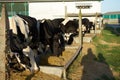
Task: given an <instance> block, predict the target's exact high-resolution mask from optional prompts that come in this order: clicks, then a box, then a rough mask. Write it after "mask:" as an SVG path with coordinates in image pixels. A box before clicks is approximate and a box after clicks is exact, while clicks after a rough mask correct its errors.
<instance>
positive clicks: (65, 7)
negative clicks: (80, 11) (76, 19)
mask: <svg viewBox="0 0 120 80" xmlns="http://www.w3.org/2000/svg"><path fill="white" fill-rule="evenodd" d="M66 18H67V6H65V19H66Z"/></svg>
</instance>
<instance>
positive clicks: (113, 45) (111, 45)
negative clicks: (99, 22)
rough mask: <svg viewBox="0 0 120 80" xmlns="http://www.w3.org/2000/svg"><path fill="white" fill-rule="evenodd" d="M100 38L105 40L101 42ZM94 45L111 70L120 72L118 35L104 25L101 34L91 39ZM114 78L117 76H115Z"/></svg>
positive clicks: (119, 40) (119, 42)
mask: <svg viewBox="0 0 120 80" xmlns="http://www.w3.org/2000/svg"><path fill="white" fill-rule="evenodd" d="M100 40H102V41H105V43H101V42H100ZM93 43H94V44H95V46H96V49H97V50H96V51H97V52H96V53H97V54H99V53H101V54H102V55H103V56H104V59H105V61H106V63H107V64H108V65H109V66H110V67H111V68H112V69H113V71H115V72H118V73H120V36H117V35H116V34H115V32H114V31H113V28H111V27H108V26H107V27H105V29H104V30H103V31H102V35H101V36H96V37H95V38H94V40H93ZM115 78H116V80H118V79H117V77H115Z"/></svg>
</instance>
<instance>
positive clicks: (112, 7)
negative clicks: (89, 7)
mask: <svg viewBox="0 0 120 80" xmlns="http://www.w3.org/2000/svg"><path fill="white" fill-rule="evenodd" d="M112 11H120V0H103V1H102V13H106V12H112Z"/></svg>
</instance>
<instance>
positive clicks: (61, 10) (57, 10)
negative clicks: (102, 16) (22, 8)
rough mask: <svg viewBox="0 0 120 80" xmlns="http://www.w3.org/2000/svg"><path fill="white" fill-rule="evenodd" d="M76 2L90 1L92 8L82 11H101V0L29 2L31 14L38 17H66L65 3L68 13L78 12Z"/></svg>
mask: <svg viewBox="0 0 120 80" xmlns="http://www.w3.org/2000/svg"><path fill="white" fill-rule="evenodd" d="M76 3H90V4H91V5H92V7H91V8H90V9H84V10H82V13H96V12H99V13H100V12H101V2H99V1H85V2H83V1H82V2H39V3H29V15H30V16H32V17H35V18H37V19H43V18H48V19H53V18H60V17H64V15H65V7H64V6H65V5H66V6H67V12H68V13H78V12H79V10H78V9H77V8H76Z"/></svg>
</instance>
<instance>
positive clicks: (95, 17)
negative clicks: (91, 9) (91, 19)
mask: <svg viewBox="0 0 120 80" xmlns="http://www.w3.org/2000/svg"><path fill="white" fill-rule="evenodd" d="M97 17H98V14H97V12H96V15H95V31H94V33H95V34H96V27H97V19H98V18H97Z"/></svg>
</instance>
